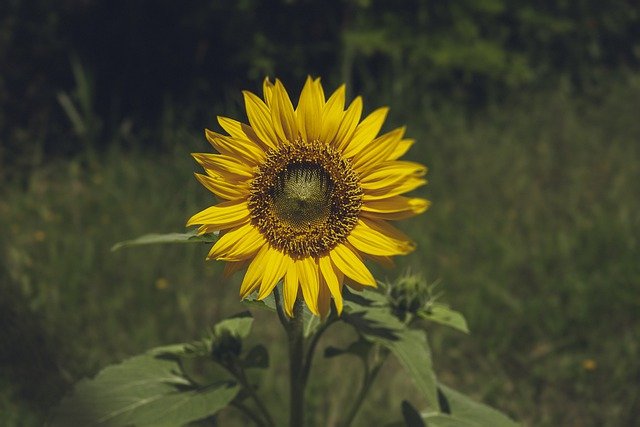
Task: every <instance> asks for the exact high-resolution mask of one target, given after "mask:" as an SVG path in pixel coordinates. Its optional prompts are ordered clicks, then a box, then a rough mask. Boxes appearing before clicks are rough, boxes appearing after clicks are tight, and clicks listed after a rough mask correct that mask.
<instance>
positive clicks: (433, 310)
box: [418, 302, 469, 334]
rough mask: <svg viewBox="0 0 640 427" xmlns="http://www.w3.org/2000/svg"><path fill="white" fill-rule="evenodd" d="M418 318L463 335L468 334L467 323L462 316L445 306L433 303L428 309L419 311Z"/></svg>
mask: <svg viewBox="0 0 640 427" xmlns="http://www.w3.org/2000/svg"><path fill="white" fill-rule="evenodd" d="M418 316H419V317H421V318H423V319H426V320H431V321H433V322H436V323H440V324H442V325H445V326H449V327H451V328H453V329H457V330H458V331H460V332H464V333H465V334H468V333H469V327H468V326H467V321H466V320H465V318H464V316H463V315H462V314H461V313H460V312H458V311H455V310H452V309H451V308H449V306H447V305H445V304H441V303H437V302H436V303H433V304H431V306H430V307H429V308H428V309H426V310H420V311H419V312H418Z"/></svg>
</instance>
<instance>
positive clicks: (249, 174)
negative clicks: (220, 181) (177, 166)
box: [191, 153, 253, 179]
mask: <svg viewBox="0 0 640 427" xmlns="http://www.w3.org/2000/svg"><path fill="white" fill-rule="evenodd" d="M191 156H193V158H194V159H195V160H196V162H198V163H199V164H200V166H202V167H203V168H205V169H208V170H211V171H214V172H218V171H220V172H227V173H230V174H232V175H237V176H238V179H246V178H253V171H252V169H251V167H249V166H248V165H246V164H243V163H240V162H239V161H238V160H237V159H236V158H234V157H230V156H225V155H223V154H209V153H191Z"/></svg>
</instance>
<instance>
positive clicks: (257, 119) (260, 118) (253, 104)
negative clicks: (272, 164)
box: [242, 90, 278, 148]
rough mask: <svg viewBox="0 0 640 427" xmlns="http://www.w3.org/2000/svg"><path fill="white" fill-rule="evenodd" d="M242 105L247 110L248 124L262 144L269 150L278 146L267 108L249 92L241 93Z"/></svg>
mask: <svg viewBox="0 0 640 427" xmlns="http://www.w3.org/2000/svg"><path fill="white" fill-rule="evenodd" d="M242 94H243V95H244V103H245V107H246V109H247V117H248V118H249V124H250V125H251V127H252V128H253V130H254V131H255V133H256V135H258V138H260V140H261V141H262V142H264V143H265V144H266V145H267V146H269V147H270V148H276V147H277V146H278V138H277V137H276V133H275V131H274V129H273V125H272V123H271V112H270V111H269V107H267V105H266V104H265V103H264V102H263V101H262V100H261V99H260V98H258V97H257V96H256V95H254V94H253V93H251V92H249V91H246V90H245V91H243V92H242Z"/></svg>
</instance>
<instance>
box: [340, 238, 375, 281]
mask: <svg viewBox="0 0 640 427" xmlns="http://www.w3.org/2000/svg"><path fill="white" fill-rule="evenodd" d="M329 256H330V257H331V261H332V262H333V263H334V264H335V266H336V267H338V269H340V271H342V272H343V273H344V275H345V276H347V277H350V278H351V279H353V280H355V281H356V282H358V283H360V284H363V285H366V286H374V287H375V286H376V280H375V279H374V278H373V276H372V275H371V272H370V271H369V269H367V267H366V266H365V265H364V263H363V262H362V260H361V259H360V257H359V256H358V255H357V254H355V253H354V252H353V251H352V250H351V249H349V248H348V247H347V246H345V245H344V244H342V243H341V244H339V245H337V246H336V247H335V248H333V249H332V250H331V252H330V253H329Z"/></svg>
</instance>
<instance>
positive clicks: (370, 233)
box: [347, 219, 415, 256]
mask: <svg viewBox="0 0 640 427" xmlns="http://www.w3.org/2000/svg"><path fill="white" fill-rule="evenodd" d="M347 241H348V242H349V243H351V245H353V247H354V248H356V249H357V250H359V251H360V252H364V253H367V254H371V255H378V256H393V255H406V254H408V253H409V252H411V251H413V250H414V249H415V245H414V244H413V243H412V242H411V241H409V240H397V239H394V238H392V237H390V236H388V235H387V234H385V233H383V232H382V231H381V229H380V228H378V229H374V228H372V227H370V226H369V225H368V223H367V222H365V221H364V220H362V219H359V220H358V223H357V224H356V226H355V227H354V228H353V230H351V234H349V236H348V237H347Z"/></svg>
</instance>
